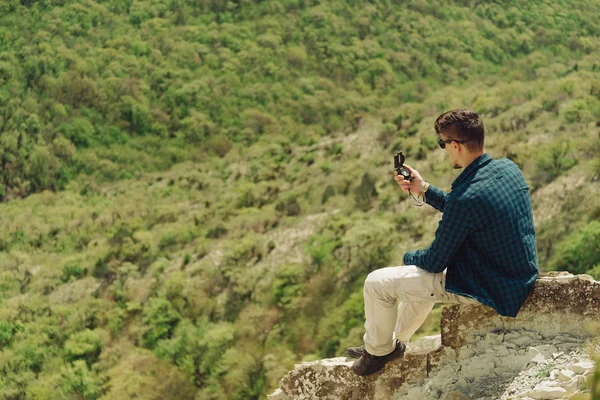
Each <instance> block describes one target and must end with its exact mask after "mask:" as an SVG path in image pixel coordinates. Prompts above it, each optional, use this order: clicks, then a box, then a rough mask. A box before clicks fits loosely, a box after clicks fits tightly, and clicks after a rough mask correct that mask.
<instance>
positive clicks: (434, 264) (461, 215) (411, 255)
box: [404, 191, 472, 273]
mask: <svg viewBox="0 0 600 400" xmlns="http://www.w3.org/2000/svg"><path fill="white" fill-rule="evenodd" d="M427 192H428V193H429V191H427ZM468 211H469V209H468V206H467V204H466V202H462V203H461V202H459V201H456V200H448V199H447V201H446V202H445V206H444V213H443V215H442V220H441V221H440V223H439V225H438V228H437V230H436V231H435V239H434V240H433V243H431V245H430V246H429V247H428V248H427V249H423V250H412V251H409V252H407V253H406V254H405V255H404V265H416V266H418V267H421V268H423V269H424V270H426V271H429V272H431V273H438V272H442V271H443V270H444V269H446V267H447V266H448V264H450V261H452V258H454V255H455V254H456V252H457V251H458V249H459V248H460V246H461V245H462V243H463V242H464V240H465V238H466V236H467V234H468V233H469V232H470V231H471V230H472V227H471V224H470V222H469V221H470V219H471V218H470V217H469V215H468Z"/></svg>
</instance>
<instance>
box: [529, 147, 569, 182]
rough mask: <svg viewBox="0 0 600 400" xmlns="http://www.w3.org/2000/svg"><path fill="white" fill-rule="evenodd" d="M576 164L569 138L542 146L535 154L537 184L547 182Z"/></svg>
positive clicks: (535, 179)
mask: <svg viewBox="0 0 600 400" xmlns="http://www.w3.org/2000/svg"><path fill="white" fill-rule="evenodd" d="M576 164H577V160H576V159H575V158H574V157H573V156H572V155H571V143H570V142H569V140H564V141H563V140H558V141H555V142H553V143H551V144H550V145H548V146H546V147H545V148H542V149H541V150H540V152H539V154H538V156H537V162H536V172H537V173H536V176H535V178H534V181H535V183H536V184H537V185H541V184H544V183H548V182H550V181H552V180H554V179H555V178H557V177H558V176H560V175H562V174H564V173H565V172H566V171H567V170H569V169H570V168H572V167H573V166H575V165H576Z"/></svg>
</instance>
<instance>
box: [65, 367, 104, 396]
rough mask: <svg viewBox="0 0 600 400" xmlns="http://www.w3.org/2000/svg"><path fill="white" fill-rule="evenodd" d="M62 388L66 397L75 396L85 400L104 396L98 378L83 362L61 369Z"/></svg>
mask: <svg viewBox="0 0 600 400" xmlns="http://www.w3.org/2000/svg"><path fill="white" fill-rule="evenodd" d="M60 388H61V390H62V392H63V393H64V394H65V395H67V394H74V395H76V396H78V398H80V399H83V400H94V399H98V398H99V397H100V395H101V394H102V391H101V385H100V382H99V380H98V378H97V377H96V376H95V375H94V374H93V373H92V372H91V371H90V370H89V367H88V364H86V362H85V361H83V360H77V361H74V362H73V363H72V364H71V365H67V366H64V367H63V368H62V369H61V384H60Z"/></svg>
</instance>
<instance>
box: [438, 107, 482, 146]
mask: <svg viewBox="0 0 600 400" xmlns="http://www.w3.org/2000/svg"><path fill="white" fill-rule="evenodd" d="M441 131H444V135H446V136H448V139H456V140H468V142H465V143H464V146H466V147H467V149H469V151H480V150H482V149H483V141H484V129H483V121H482V120H481V118H479V115H477V113H476V112H475V111H471V110H469V109H467V108H458V109H456V110H450V111H446V112H445V113H443V114H442V115H440V116H439V117H437V119H436V120H435V132H436V133H437V134H438V135H439V134H440V132H441Z"/></svg>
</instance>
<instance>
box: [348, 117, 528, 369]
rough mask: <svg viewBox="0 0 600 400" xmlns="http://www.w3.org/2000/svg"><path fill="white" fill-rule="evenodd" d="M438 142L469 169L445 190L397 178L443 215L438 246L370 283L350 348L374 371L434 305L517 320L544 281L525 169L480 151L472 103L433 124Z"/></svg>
mask: <svg viewBox="0 0 600 400" xmlns="http://www.w3.org/2000/svg"><path fill="white" fill-rule="evenodd" d="M435 131H436V133H437V134H438V135H439V139H438V141H437V142H438V145H439V146H440V147H441V148H442V149H445V151H446V153H447V154H448V156H449V157H450V161H451V162H452V166H453V167H454V168H455V169H459V168H464V170H463V171H462V173H461V174H460V175H459V176H458V177H457V178H456V179H455V180H454V182H453V183H452V191H451V192H450V193H444V192H443V191H442V190H440V189H438V188H436V187H434V186H433V185H430V184H429V183H427V182H426V181H424V180H423V178H422V177H421V175H420V174H419V172H418V171H417V170H415V169H413V168H411V167H409V166H407V165H404V166H405V167H407V168H408V170H409V171H410V172H411V178H412V179H411V180H404V178H403V177H402V176H401V175H398V173H397V172H395V173H394V179H395V180H396V181H397V182H398V184H399V185H400V187H401V188H402V190H404V191H405V192H408V191H410V193H413V194H419V197H423V198H424V201H425V202H426V203H427V204H429V205H431V206H432V207H434V208H436V209H438V210H439V211H441V212H442V213H443V214H442V219H441V221H440V222H439V226H438V228H437V230H436V232H435V239H434V240H433V243H431V245H430V246H429V247H428V248H426V249H423V250H414V251H409V252H407V253H406V254H405V255H404V266H399V267H388V268H382V269H379V270H376V271H373V272H371V273H370V274H369V275H368V277H367V279H366V281H365V284H364V301H365V317H366V323H365V329H366V333H365V335H364V342H365V344H364V346H361V347H356V348H350V349H348V353H350V355H352V356H355V357H360V358H359V359H358V360H356V361H355V362H354V364H353V365H352V370H353V371H354V372H355V373H356V374H358V375H369V374H372V373H374V372H376V371H378V370H379V369H381V368H382V367H383V366H384V365H385V363H386V362H387V361H390V360H393V359H396V358H399V357H401V356H402V355H403V353H404V350H405V348H406V346H405V344H404V343H403V342H407V341H408V340H409V339H410V338H411V336H412V335H413V333H415V331H416V330H417V329H418V328H419V327H420V326H421V324H422V323H423V322H424V321H425V318H426V317H427V316H428V315H429V313H430V312H431V310H432V308H433V306H434V304H435V303H459V304H479V303H481V304H484V305H487V306H490V307H492V308H494V309H495V310H496V311H497V312H498V313H499V314H500V315H504V316H511V317H514V316H516V315H517V313H518V311H519V309H520V308H521V306H522V305H523V303H524V302H525V300H526V299H527V296H528V295H529V293H530V292H531V290H532V289H533V285H534V283H535V281H536V279H537V277H538V256H537V250H536V241H535V228H534V225H533V215H532V209H531V199H530V197H529V187H528V186H527V184H526V182H525V179H524V178H523V175H522V173H521V171H520V170H519V167H518V166H517V165H516V164H515V163H513V162H512V161H510V160H508V159H505V158H502V159H498V160H494V159H492V157H490V155H489V154H487V153H486V152H485V150H484V148H483V142H484V128H483V122H482V120H481V118H480V117H479V115H477V114H476V113H475V112H473V111H471V110H467V109H457V110H452V111H448V112H445V113H444V114H442V115H440V116H439V117H438V118H437V120H436V121H435Z"/></svg>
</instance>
